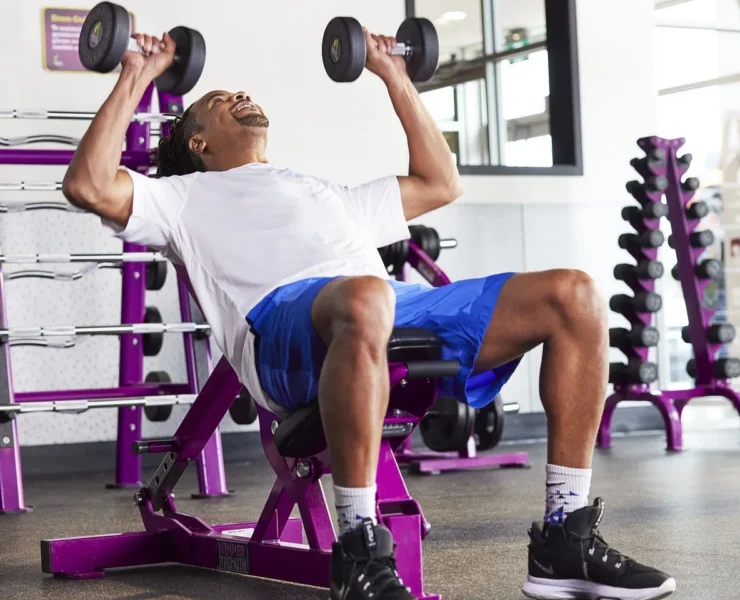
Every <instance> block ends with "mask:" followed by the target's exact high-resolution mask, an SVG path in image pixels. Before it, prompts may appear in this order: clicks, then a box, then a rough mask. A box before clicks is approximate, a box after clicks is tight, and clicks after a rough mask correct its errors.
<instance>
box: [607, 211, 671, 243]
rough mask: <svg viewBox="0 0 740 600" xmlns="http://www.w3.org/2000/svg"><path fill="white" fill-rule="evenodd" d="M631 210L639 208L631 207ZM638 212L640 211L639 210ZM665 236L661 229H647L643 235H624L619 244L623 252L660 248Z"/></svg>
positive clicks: (620, 237)
mask: <svg viewBox="0 0 740 600" xmlns="http://www.w3.org/2000/svg"><path fill="white" fill-rule="evenodd" d="M629 208H637V207H636V206H630V207H629ZM637 210H640V209H639V208H638V209H637ZM664 241H665V236H664V235H663V232H662V231H661V230H660V229H646V230H645V231H643V232H642V233H639V234H638V233H623V234H622V235H620V236H619V239H618V240H617V243H618V244H619V247H620V248H622V249H623V250H639V249H640V248H660V247H661V246H662V245H663V242H664Z"/></svg>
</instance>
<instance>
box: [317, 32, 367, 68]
mask: <svg viewBox="0 0 740 600" xmlns="http://www.w3.org/2000/svg"><path fill="white" fill-rule="evenodd" d="M321 58H322V60H323V61H324V69H325V70H326V74H327V75H328V76H329V77H330V78H331V79H332V80H333V81H337V82H349V81H355V80H356V79H357V78H358V77H359V76H360V75H362V71H363V70H364V69H365V62H366V60H367V44H366V42H365V33H364V32H363V31H362V25H360V22H359V21H358V20H357V19H354V18H352V17H334V18H333V19H332V20H331V21H329V24H328V25H327V26H326V29H325V30H324V38H323V39H322V41H321Z"/></svg>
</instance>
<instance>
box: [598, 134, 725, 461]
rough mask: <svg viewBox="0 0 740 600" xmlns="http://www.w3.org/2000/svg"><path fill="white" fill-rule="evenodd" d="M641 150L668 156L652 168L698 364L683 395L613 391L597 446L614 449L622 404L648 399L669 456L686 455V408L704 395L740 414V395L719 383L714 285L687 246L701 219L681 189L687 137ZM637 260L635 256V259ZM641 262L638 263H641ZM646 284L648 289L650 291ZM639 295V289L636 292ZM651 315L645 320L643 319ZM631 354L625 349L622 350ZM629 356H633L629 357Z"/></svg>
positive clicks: (640, 388)
mask: <svg viewBox="0 0 740 600" xmlns="http://www.w3.org/2000/svg"><path fill="white" fill-rule="evenodd" d="M637 143H638V145H639V146H640V148H642V149H643V150H644V151H645V152H649V151H650V150H652V149H654V148H659V149H663V150H664V151H665V153H666V161H665V166H663V167H661V168H660V169H653V170H652V172H653V173H654V174H655V175H664V176H665V177H667V179H668V189H667V190H666V191H665V196H666V201H667V203H668V219H669V221H670V224H671V231H672V235H673V247H674V249H675V250H676V256H677V258H678V274H679V278H680V280H681V287H682V289H683V295H684V299H685V302H686V310H687V313H688V317H689V334H690V338H691V344H692V346H693V349H694V356H695V359H696V370H697V375H696V385H695V386H694V387H692V388H688V389H682V390H662V391H652V390H651V389H650V387H649V386H648V385H624V386H615V387H614V393H613V394H612V395H611V396H609V397H608V398H607V399H606V404H605V407H604V414H603V416H602V420H601V425H600V427H599V433H598V436H597V445H598V446H599V447H600V448H610V447H611V445H612V439H611V422H612V418H613V416H614V410H615V409H616V407H617V405H618V404H619V403H620V402H622V401H624V400H644V401H647V402H650V403H652V404H653V405H654V406H655V407H656V408H657V409H658V410H659V411H660V414H661V415H662V417H663V421H664V423H665V429H666V438H667V449H668V450H671V451H679V450H683V427H682V424H681V414H682V413H683V409H684V407H685V406H686V405H687V404H688V403H689V401H691V400H692V399H694V398H701V397H706V396H723V397H725V398H727V399H728V400H730V401H731V402H732V403H733V405H734V406H735V408H736V410H737V411H738V412H739V413H740V396H738V393H737V392H736V391H735V390H733V389H732V387H731V386H730V383H729V381H725V380H719V379H717V378H716V377H715V376H714V374H713V371H712V366H713V363H714V360H715V357H716V354H717V351H718V350H719V349H720V348H721V344H711V343H709V342H708V341H707V338H706V329H707V327H708V326H709V324H710V321H711V317H712V315H713V314H714V313H715V312H716V311H715V310H713V309H709V308H705V307H704V306H703V304H702V298H703V297H704V290H705V288H706V286H707V285H708V284H709V281H710V280H701V279H699V278H698V277H697V276H696V275H695V267H696V264H697V259H698V257H699V255H700V254H701V253H702V251H703V250H702V249H701V248H694V247H692V246H691V244H690V242H689V234H690V233H691V232H692V231H693V230H694V229H696V227H697V226H698V225H699V220H689V219H688V218H687V215H686V206H687V205H688V203H689V202H690V201H691V199H692V198H693V196H694V192H693V191H684V190H683V188H682V187H681V177H682V176H683V175H684V174H685V173H686V170H687V169H688V165H686V166H682V165H679V163H678V160H677V154H676V153H677V151H678V150H679V148H681V146H683V144H684V139H683V138H678V139H672V140H667V139H663V138H659V137H649V138H642V139H640V140H638V142H637ZM646 196H648V199H649V200H650V201H656V202H657V201H660V197H661V196H662V194H661V193H660V192H655V193H646ZM658 226H659V225H658V221H657V220H655V221H645V227H646V228H648V229H656V228H657V227H658ZM642 253H643V254H645V256H646V258H652V259H653V260H654V259H655V257H656V256H657V248H656V249H644V250H642ZM636 258H637V257H636ZM638 260H639V259H638ZM641 284H642V287H643V288H644V289H650V291H652V290H653V289H654V282H653V281H652V280H651V281H650V282H641ZM648 285H649V286H650V287H649V288H648ZM636 291H637V290H636ZM646 316H647V320H645V317H646ZM650 316H651V315H642V316H640V315H638V316H637V317H638V318H639V320H640V322H642V323H644V324H646V325H648V324H650V318H649V317H650ZM625 350H628V349H623V351H625ZM631 352H633V353H634V355H635V356H638V357H640V358H641V359H642V360H646V359H647V353H648V348H632V349H631ZM628 356H629V354H628Z"/></svg>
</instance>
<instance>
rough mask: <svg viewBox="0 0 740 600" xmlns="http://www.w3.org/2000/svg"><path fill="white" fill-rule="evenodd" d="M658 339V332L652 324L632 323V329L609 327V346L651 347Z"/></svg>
mask: <svg viewBox="0 0 740 600" xmlns="http://www.w3.org/2000/svg"><path fill="white" fill-rule="evenodd" d="M659 341H660V332H659V331H658V329H657V328H655V327H653V326H652V325H634V326H633V328H632V329H625V328H624V327H612V328H611V329H609V346H610V347H612V348H624V347H625V346H632V347H638V348H652V347H653V346H657V345H658V342H659Z"/></svg>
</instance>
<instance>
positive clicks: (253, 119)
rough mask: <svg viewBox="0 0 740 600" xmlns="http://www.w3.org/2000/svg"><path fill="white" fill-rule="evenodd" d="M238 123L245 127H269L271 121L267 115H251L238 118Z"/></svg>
mask: <svg viewBox="0 0 740 600" xmlns="http://www.w3.org/2000/svg"><path fill="white" fill-rule="evenodd" d="M236 122H237V123H239V125H243V126H244V127H269V125H270V121H268V120H267V117H266V116H265V115H260V114H254V113H252V114H249V115H245V116H243V117H236Z"/></svg>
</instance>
